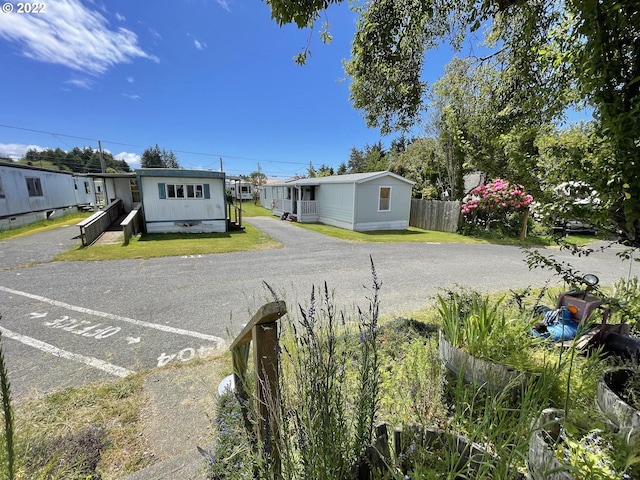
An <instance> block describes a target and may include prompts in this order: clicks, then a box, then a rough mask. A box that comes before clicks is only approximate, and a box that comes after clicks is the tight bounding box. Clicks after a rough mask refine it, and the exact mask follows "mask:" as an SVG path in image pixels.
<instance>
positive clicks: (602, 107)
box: [265, 0, 640, 247]
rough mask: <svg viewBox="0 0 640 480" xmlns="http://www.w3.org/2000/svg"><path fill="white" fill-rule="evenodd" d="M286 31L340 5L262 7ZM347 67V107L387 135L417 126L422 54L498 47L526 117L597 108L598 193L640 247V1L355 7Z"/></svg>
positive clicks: (276, 1) (488, 0)
mask: <svg viewBox="0 0 640 480" xmlns="http://www.w3.org/2000/svg"><path fill="white" fill-rule="evenodd" d="M265 1H266V3H267V4H268V5H269V6H270V7H271V11H272V16H273V18H274V19H275V20H276V21H277V22H278V23H280V24H284V23H295V24H297V25H298V27H300V28H306V27H308V26H309V25H313V23H314V22H315V21H316V20H318V19H319V18H320V16H321V14H322V13H323V12H324V11H325V10H326V9H327V8H328V7H329V6H330V5H331V4H337V3H342V2H343V1H344V0H310V1H308V2H300V1H298V0H265ZM355 5H356V6H355V8H356V9H357V11H358V12H359V20H358V23H357V27H356V32H355V35H354V39H353V42H352V57H351V59H350V60H348V61H347V62H346V71H347V73H348V74H349V75H350V76H351V79H352V84H351V99H352V101H353V103H354V105H355V106H356V108H359V109H361V110H362V112H363V114H364V117H365V120H366V122H367V124H368V125H370V126H377V127H379V128H380V129H381V131H382V132H383V133H388V132H390V131H392V130H394V129H406V128H408V127H410V126H412V125H414V124H415V123H416V121H417V120H418V119H420V118H421V116H422V114H423V110H424V107H425V105H426V104H425V93H426V88H427V85H426V83H425V82H424V80H423V78H422V73H423V66H424V62H425V58H426V57H425V52H427V51H428V50H430V49H432V48H434V47H437V46H438V44H439V43H441V42H443V41H445V40H450V41H451V43H452V44H453V45H454V47H459V46H460V45H461V42H462V40H463V39H464V38H465V36H466V35H467V34H469V33H472V34H484V35H485V39H486V41H487V45H489V46H494V47H495V51H494V53H493V54H492V55H491V58H489V59H487V61H492V62H493V65H495V66H497V67H499V68H500V75H501V85H502V86H503V88H502V91H503V92H504V94H505V95H506V94H508V95H510V97H511V98H512V99H514V100H516V101H514V102H512V104H513V105H515V108H516V112H515V113H517V114H518V115H519V116H520V117H521V118H527V117H528V118H534V116H535V117H537V118H538V119H543V120H545V121H547V120H552V119H555V118H558V117H560V116H561V115H562V112H563V111H564V110H565V109H566V107H567V106H569V105H571V104H572V103H574V102H577V101H582V102H585V103H588V104H590V105H592V106H593V108H594V110H595V113H596V118H597V120H598V127H599V129H600V133H601V134H602V136H603V138H604V139H605V140H606V141H607V142H608V143H609V144H610V145H611V149H612V152H613V154H612V155H611V156H610V157H609V158H608V159H607V161H603V162H602V163H601V164H600V165H598V168H599V169H600V174H601V175H600V180H599V182H598V185H597V187H598V188H599V189H600V191H601V195H602V197H603V201H604V203H605V204H606V208H607V211H608V212H609V215H608V220H609V222H610V224H611V225H612V226H613V228H615V229H616V230H617V231H618V233H619V234H620V237H621V239H622V241H623V242H624V243H627V244H629V245H632V246H634V247H640V175H637V170H638V167H639V165H640V80H639V79H640V48H639V47H638V45H640V0H615V1H614V0H528V1H518V0H461V1H455V2H452V1H450V0H375V1H371V2H367V3H364V4H362V3H357V4H355Z"/></svg>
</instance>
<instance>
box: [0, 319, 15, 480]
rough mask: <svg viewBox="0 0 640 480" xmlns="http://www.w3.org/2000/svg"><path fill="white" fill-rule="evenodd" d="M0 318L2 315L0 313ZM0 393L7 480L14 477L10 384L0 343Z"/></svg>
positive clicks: (0, 334)
mask: <svg viewBox="0 0 640 480" xmlns="http://www.w3.org/2000/svg"><path fill="white" fill-rule="evenodd" d="M0 319H2V316H1V315H0ZM1 340H2V333H1V332H0V341H1ZM0 393H1V394H2V413H3V415H4V443H5V445H4V446H5V453H6V461H5V472H6V474H7V478H8V479H9V480H13V479H14V478H15V449H14V431H13V409H12V407H11V384H10V383H9V375H8V374H7V366H6V364H5V361H4V352H3V350H2V345H1V344H0Z"/></svg>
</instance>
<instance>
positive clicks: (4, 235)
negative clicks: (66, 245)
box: [0, 212, 93, 240]
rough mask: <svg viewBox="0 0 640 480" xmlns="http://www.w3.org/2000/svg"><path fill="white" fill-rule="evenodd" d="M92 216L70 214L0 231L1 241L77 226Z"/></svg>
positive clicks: (77, 213) (76, 213) (88, 214)
mask: <svg viewBox="0 0 640 480" xmlns="http://www.w3.org/2000/svg"><path fill="white" fill-rule="evenodd" d="M92 214H93V212H89V213H80V212H74V213H68V214H66V215H63V216H61V217H56V218H52V219H49V220H41V221H39V222H34V223H30V224H29V225H25V226H23V227H19V228H13V229H11V230H2V231H0V240H7V239H9V238H17V237H24V236H26V235H32V234H34V233H39V232H44V231H45V230H52V229H54V228H59V227H63V226H69V225H75V224H76V223H78V222H80V221H82V220H84V219H85V218H87V217H89V216H90V215H92ZM78 233H79V231H78Z"/></svg>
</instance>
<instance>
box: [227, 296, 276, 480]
mask: <svg viewBox="0 0 640 480" xmlns="http://www.w3.org/2000/svg"><path fill="white" fill-rule="evenodd" d="M286 313H287V305H286V304H285V302H283V301H277V302H271V303H267V304H266V305H263V306H262V307H260V309H259V310H258V311H257V312H256V314H255V315H254V316H253V318H252V319H251V321H250V322H249V323H248V324H247V325H246V326H245V327H244V328H243V329H242V332H240V334H239V335H238V336H237V337H236V339H235V340H234V341H233V343H232V344H231V347H230V350H231V356H232V359H233V375H234V380H235V388H236V393H237V395H238V397H239V398H240V399H241V400H242V401H241V403H242V408H243V414H244V416H245V418H247V412H246V405H247V404H246V402H247V401H248V399H249V392H248V391H247V381H246V377H247V365H248V361H249V346H250V342H251V341H252V340H253V342H254V346H253V360H254V362H253V363H254V369H255V377H256V381H255V398H256V400H257V405H256V411H257V414H258V432H257V436H258V440H259V441H260V443H261V444H262V445H263V446H264V447H265V453H268V454H269V456H270V458H271V464H272V468H273V472H274V473H275V476H276V477H278V476H279V473H280V452H279V451H278V443H277V440H278V437H277V433H278V425H277V422H278V421H279V419H278V418H277V417H276V416H275V414H276V412H277V411H278V409H279V401H280V399H279V396H278V354H279V352H278V348H279V347H278V319H279V318H280V317H282V316H283V315H284V314H286Z"/></svg>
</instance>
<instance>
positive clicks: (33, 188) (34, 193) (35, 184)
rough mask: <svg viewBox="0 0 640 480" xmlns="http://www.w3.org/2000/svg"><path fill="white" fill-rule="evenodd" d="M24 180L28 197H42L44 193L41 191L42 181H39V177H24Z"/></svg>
mask: <svg viewBox="0 0 640 480" xmlns="http://www.w3.org/2000/svg"><path fill="white" fill-rule="evenodd" d="M25 180H26V181H27V191H28V192H29V196H30V197H44V193H42V183H40V179H39V178H37V177H26V178H25Z"/></svg>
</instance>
